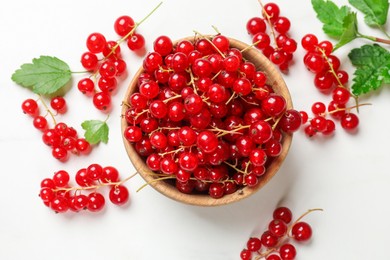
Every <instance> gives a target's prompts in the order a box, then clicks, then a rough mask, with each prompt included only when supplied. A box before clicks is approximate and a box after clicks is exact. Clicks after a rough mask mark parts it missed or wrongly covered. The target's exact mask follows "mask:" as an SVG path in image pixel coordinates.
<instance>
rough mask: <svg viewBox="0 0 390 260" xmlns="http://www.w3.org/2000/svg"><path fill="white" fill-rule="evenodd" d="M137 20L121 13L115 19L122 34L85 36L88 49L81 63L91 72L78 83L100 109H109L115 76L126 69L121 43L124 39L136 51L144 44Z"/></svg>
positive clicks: (115, 86)
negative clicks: (114, 37)
mask: <svg viewBox="0 0 390 260" xmlns="http://www.w3.org/2000/svg"><path fill="white" fill-rule="evenodd" d="M137 27H138V24H136V23H135V22H134V20H133V19H132V18H131V17H130V16H127V15H123V16H120V17H119V18H117V19H116V21H115V23H114V30H115V32H116V33H117V34H118V35H119V36H120V37H122V38H121V39H120V40H118V41H108V40H106V38H105V36H104V35H103V34H101V33H98V32H95V33H92V34H90V35H89V36H88V38H87V40H86V46H87V49H88V51H86V52H84V53H83V54H82V55H81V64H82V66H83V67H84V68H85V69H86V70H88V71H90V72H91V76H90V77H85V78H83V79H81V80H80V81H79V82H78V84H77V87H78V89H79V90H80V91H81V92H82V93H83V94H86V95H87V96H92V100H93V104H94V106H95V107H96V108H97V109H99V110H101V111H110V109H111V96H112V95H113V94H114V93H115V92H116V90H117V85H118V81H117V78H118V77H120V76H122V75H124V73H125V72H126V68H127V65H126V62H125V61H124V60H123V59H122V57H121V48H120V45H121V44H122V43H123V42H126V43H127V46H128V47H129V49H130V50H133V51H139V50H141V49H143V48H144V46H145V39H144V37H143V36H142V35H141V34H139V33H137V32H136V28H137Z"/></svg>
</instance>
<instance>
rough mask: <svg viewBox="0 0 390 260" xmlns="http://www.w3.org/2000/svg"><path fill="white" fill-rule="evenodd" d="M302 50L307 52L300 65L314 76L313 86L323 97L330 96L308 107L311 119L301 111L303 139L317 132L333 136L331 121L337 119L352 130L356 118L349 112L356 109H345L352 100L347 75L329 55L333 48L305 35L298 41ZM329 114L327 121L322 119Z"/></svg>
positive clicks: (313, 36)
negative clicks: (329, 98)
mask: <svg viewBox="0 0 390 260" xmlns="http://www.w3.org/2000/svg"><path fill="white" fill-rule="evenodd" d="M301 44H302V47H303V48H304V49H305V50H306V51H307V53H306V55H305V57H304V59H303V62H304V64H305V66H306V68H307V69H308V70H309V71H311V72H312V73H313V74H315V76H314V85H315V87H316V88H317V89H318V90H319V91H321V92H322V93H324V94H330V95H331V96H332V100H331V101H330V102H329V104H328V106H326V105H325V104H324V103H323V102H315V103H314V104H313V105H312V107H311V112H312V113H313V117H312V118H310V120H309V117H308V114H307V113H306V112H304V111H301V115H302V119H303V123H304V124H305V123H308V124H307V125H306V126H305V128H304V130H305V133H306V135H307V136H309V137H312V136H314V135H316V134H317V133H322V134H324V135H330V134H332V133H334V131H335V129H336V125H335V123H334V121H333V120H332V119H331V118H333V119H337V120H340V124H341V126H342V128H344V129H346V130H348V131H352V130H355V129H356V128H357V126H358V124H359V118H358V117H357V115H356V114H354V113H352V112H351V111H350V110H351V109H352V108H355V107H356V106H352V107H347V103H348V101H349V100H350V99H351V97H353V95H352V94H351V92H350V90H349V88H348V87H347V86H346V84H347V83H348V78H349V77H348V73H347V72H346V71H344V70H342V69H341V68H340V65H341V62H340V60H339V58H338V57H337V56H335V55H334V54H332V51H333V45H332V43H331V42H329V41H322V42H319V41H318V39H317V37H316V36H315V35H313V34H307V35H305V36H304V37H303V38H302V40H301ZM327 115H330V117H331V118H327V117H326V116H327Z"/></svg>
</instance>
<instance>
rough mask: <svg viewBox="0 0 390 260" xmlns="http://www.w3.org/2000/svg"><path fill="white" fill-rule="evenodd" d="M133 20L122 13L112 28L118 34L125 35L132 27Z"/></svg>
mask: <svg viewBox="0 0 390 260" xmlns="http://www.w3.org/2000/svg"><path fill="white" fill-rule="evenodd" d="M134 25H135V23H134V20H133V18H131V17H130V16H127V15H123V16H120V17H118V18H117V19H116V20H115V23H114V30H115V32H116V33H117V34H118V35H119V36H122V37H123V36H126V34H128V33H130V32H131V30H133V28H134Z"/></svg>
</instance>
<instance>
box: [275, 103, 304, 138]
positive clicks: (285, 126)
mask: <svg viewBox="0 0 390 260" xmlns="http://www.w3.org/2000/svg"><path fill="white" fill-rule="evenodd" d="M302 123H303V122H302V116H301V113H300V112H298V111H297V110H294V109H289V110H287V111H286V112H285V113H284V114H283V116H282V118H281V119H280V121H279V126H280V129H281V130H282V131H284V132H286V133H293V132H295V131H297V130H298V129H299V128H300V126H301V125H302Z"/></svg>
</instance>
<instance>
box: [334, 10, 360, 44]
mask: <svg viewBox="0 0 390 260" xmlns="http://www.w3.org/2000/svg"><path fill="white" fill-rule="evenodd" d="M343 27H344V32H343V34H342V35H341V37H340V40H339V42H338V43H337V44H336V45H335V46H334V49H333V51H335V50H336V49H338V48H340V47H341V46H343V45H345V44H347V43H349V42H350V41H352V40H354V39H356V38H357V33H358V31H357V17H356V13H350V14H348V15H347V16H346V17H345V18H344V23H343Z"/></svg>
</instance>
